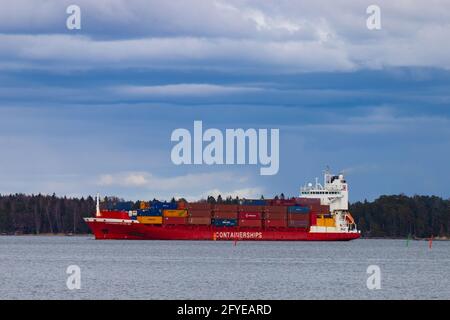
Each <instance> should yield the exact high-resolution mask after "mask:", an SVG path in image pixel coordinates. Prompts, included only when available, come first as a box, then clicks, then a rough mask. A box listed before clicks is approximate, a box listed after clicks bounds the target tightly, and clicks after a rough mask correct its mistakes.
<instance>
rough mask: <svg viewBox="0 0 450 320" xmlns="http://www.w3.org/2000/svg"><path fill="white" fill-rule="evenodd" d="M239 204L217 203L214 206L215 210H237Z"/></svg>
mask: <svg viewBox="0 0 450 320" xmlns="http://www.w3.org/2000/svg"><path fill="white" fill-rule="evenodd" d="M238 207H239V206H238V205H237V204H220V203H216V204H214V206H213V209H214V211H237V210H238Z"/></svg>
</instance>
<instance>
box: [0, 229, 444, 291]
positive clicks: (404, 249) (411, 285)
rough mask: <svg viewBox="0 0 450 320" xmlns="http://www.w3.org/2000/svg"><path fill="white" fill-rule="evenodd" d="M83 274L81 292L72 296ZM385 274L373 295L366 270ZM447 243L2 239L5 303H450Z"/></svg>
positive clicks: (1, 286) (0, 261)
mask: <svg viewBox="0 0 450 320" xmlns="http://www.w3.org/2000/svg"><path fill="white" fill-rule="evenodd" d="M69 265H78V266H79V267H80V270H81V289H80V290H69V289H68V288H67V285H66V281H67V277H68V276H69V275H68V274H66V270H67V267H68V266H69ZM369 265H377V266H379V267H380V270H381V289H379V290H369V289H368V288H367V285H366V281H367V278H368V277H369V275H368V274H367V268H368V266H369ZM449 273H450V241H435V242H433V247H432V249H431V250H430V249H429V248H428V242H426V241H410V242H409V246H407V245H406V240H355V241H351V242H238V243H237V245H236V246H235V245H234V243H233V242H219V241H217V242H212V241H208V242H204V241H189V242H188V241H95V240H94V239H93V238H91V237H87V236H80V237H57V236H51V237H45V236H38V237H36V236H19V237H15V236H3V237H0V299H328V298H335V299H437V298H442V299H450V276H449Z"/></svg>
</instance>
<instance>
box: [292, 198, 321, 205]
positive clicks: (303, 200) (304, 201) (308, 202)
mask: <svg viewBox="0 0 450 320" xmlns="http://www.w3.org/2000/svg"><path fill="white" fill-rule="evenodd" d="M295 202H296V204H299V205H301V206H308V205H320V199H309V198H295Z"/></svg>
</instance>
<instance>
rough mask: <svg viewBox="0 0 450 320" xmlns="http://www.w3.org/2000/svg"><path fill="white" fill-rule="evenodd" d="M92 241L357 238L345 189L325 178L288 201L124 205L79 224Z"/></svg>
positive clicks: (336, 180) (338, 177)
mask: <svg viewBox="0 0 450 320" xmlns="http://www.w3.org/2000/svg"><path fill="white" fill-rule="evenodd" d="M85 221H86V222H87V224H88V225H89V227H90V228H91V230H92V232H93V233H94V235H95V238H96V239H128V240H263V241H268V240H285V241H344V240H352V239H357V238H359V237H360V232H359V231H358V230H357V228H356V225H355V222H354V220H353V218H352V216H351V214H350V213H349V212H348V185H347V182H346V181H345V179H344V176H343V175H342V174H341V175H332V174H330V173H328V172H326V173H325V177H324V184H323V185H321V184H319V183H318V182H317V181H316V183H315V185H312V184H308V185H306V186H305V187H303V188H301V191H300V197H298V198H291V199H271V200H241V201H239V202H238V203H233V204H229V203H227V204H225V203H208V202H193V203H188V202H185V201H178V202H159V201H154V202H151V203H147V202H141V203H140V209H137V210H133V208H131V204H130V206H129V207H126V206H124V204H118V205H117V206H116V208H115V209H109V210H101V209H100V203H99V200H98V199H97V212H96V216H95V217H94V218H85Z"/></svg>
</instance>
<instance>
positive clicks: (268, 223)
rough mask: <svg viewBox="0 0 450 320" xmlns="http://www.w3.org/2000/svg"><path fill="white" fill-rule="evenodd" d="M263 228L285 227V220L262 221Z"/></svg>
mask: <svg viewBox="0 0 450 320" xmlns="http://www.w3.org/2000/svg"><path fill="white" fill-rule="evenodd" d="M264 226H265V227H266V228H282V227H287V220H286V219H267V220H264Z"/></svg>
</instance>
